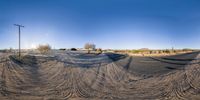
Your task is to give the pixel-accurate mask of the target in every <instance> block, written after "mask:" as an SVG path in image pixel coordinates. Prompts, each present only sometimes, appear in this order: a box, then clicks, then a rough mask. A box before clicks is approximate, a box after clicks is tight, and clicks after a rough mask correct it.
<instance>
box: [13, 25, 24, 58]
mask: <svg viewBox="0 0 200 100" xmlns="http://www.w3.org/2000/svg"><path fill="white" fill-rule="evenodd" d="M14 25H15V26H17V27H18V28H19V58H21V45H20V44H21V27H24V26H22V25H19V24H14Z"/></svg>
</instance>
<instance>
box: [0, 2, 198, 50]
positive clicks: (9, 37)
mask: <svg viewBox="0 0 200 100" xmlns="http://www.w3.org/2000/svg"><path fill="white" fill-rule="evenodd" d="M13 24H21V25H24V26H25V27H24V28H22V29H21V34H22V35H21V45H22V48H25V49H29V48H36V47H37V45H39V44H50V45H51V46H52V48H56V49H59V48H72V47H75V48H82V47H83V46H84V44H85V43H94V44H96V47H98V48H103V49H140V48H149V49H167V48H172V47H174V48H177V49H181V48H193V49H199V48H200V0H0V49H5V48H18V28H17V27H16V26H14V25H13Z"/></svg>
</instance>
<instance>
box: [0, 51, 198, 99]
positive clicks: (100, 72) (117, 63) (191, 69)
mask: <svg viewBox="0 0 200 100" xmlns="http://www.w3.org/2000/svg"><path fill="white" fill-rule="evenodd" d="M179 56H180V55H179ZM179 56H174V57H168V58H163V57H159V58H150V57H147V58H137V57H129V56H126V55H119V54H100V55H94V54H84V53H80V52H64V53H56V54H55V55H54V56H33V55H26V56H25V57H23V58H22V59H21V60H18V59H17V58H15V56H8V57H7V56H5V57H2V58H1V63H0V75H1V76H0V99H1V100H4V99H5V100H67V99H75V100H90V99H91V100H94V99H95V100H98V99H99V100H102V99H103V100H106V99H107V100H111V99H114V100H133V99H134V100H144V99H147V100H151V99H152V100H155V99H160V100H163V99H167V100H168V99H169V100H174V99H190V100H191V99H192V100H195V99H196V100H198V99H200V84H199V82H200V54H199V52H198V53H192V54H186V55H181V56H180V57H179ZM5 59H6V60H5ZM180 59H182V60H180Z"/></svg>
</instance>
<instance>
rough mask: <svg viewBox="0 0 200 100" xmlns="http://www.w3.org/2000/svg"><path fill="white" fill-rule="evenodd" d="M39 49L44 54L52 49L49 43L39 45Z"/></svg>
mask: <svg viewBox="0 0 200 100" xmlns="http://www.w3.org/2000/svg"><path fill="white" fill-rule="evenodd" d="M37 50H38V51H40V53H42V54H47V53H48V52H49V51H50V50H51V46H50V45H49V44H46V45H39V46H38V48H37Z"/></svg>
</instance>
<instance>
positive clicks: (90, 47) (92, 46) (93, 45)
mask: <svg viewBox="0 0 200 100" xmlns="http://www.w3.org/2000/svg"><path fill="white" fill-rule="evenodd" d="M84 48H85V49H87V50H88V53H90V51H91V50H94V49H95V48H96V45H95V44H91V43H86V44H85V46H84Z"/></svg>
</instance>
